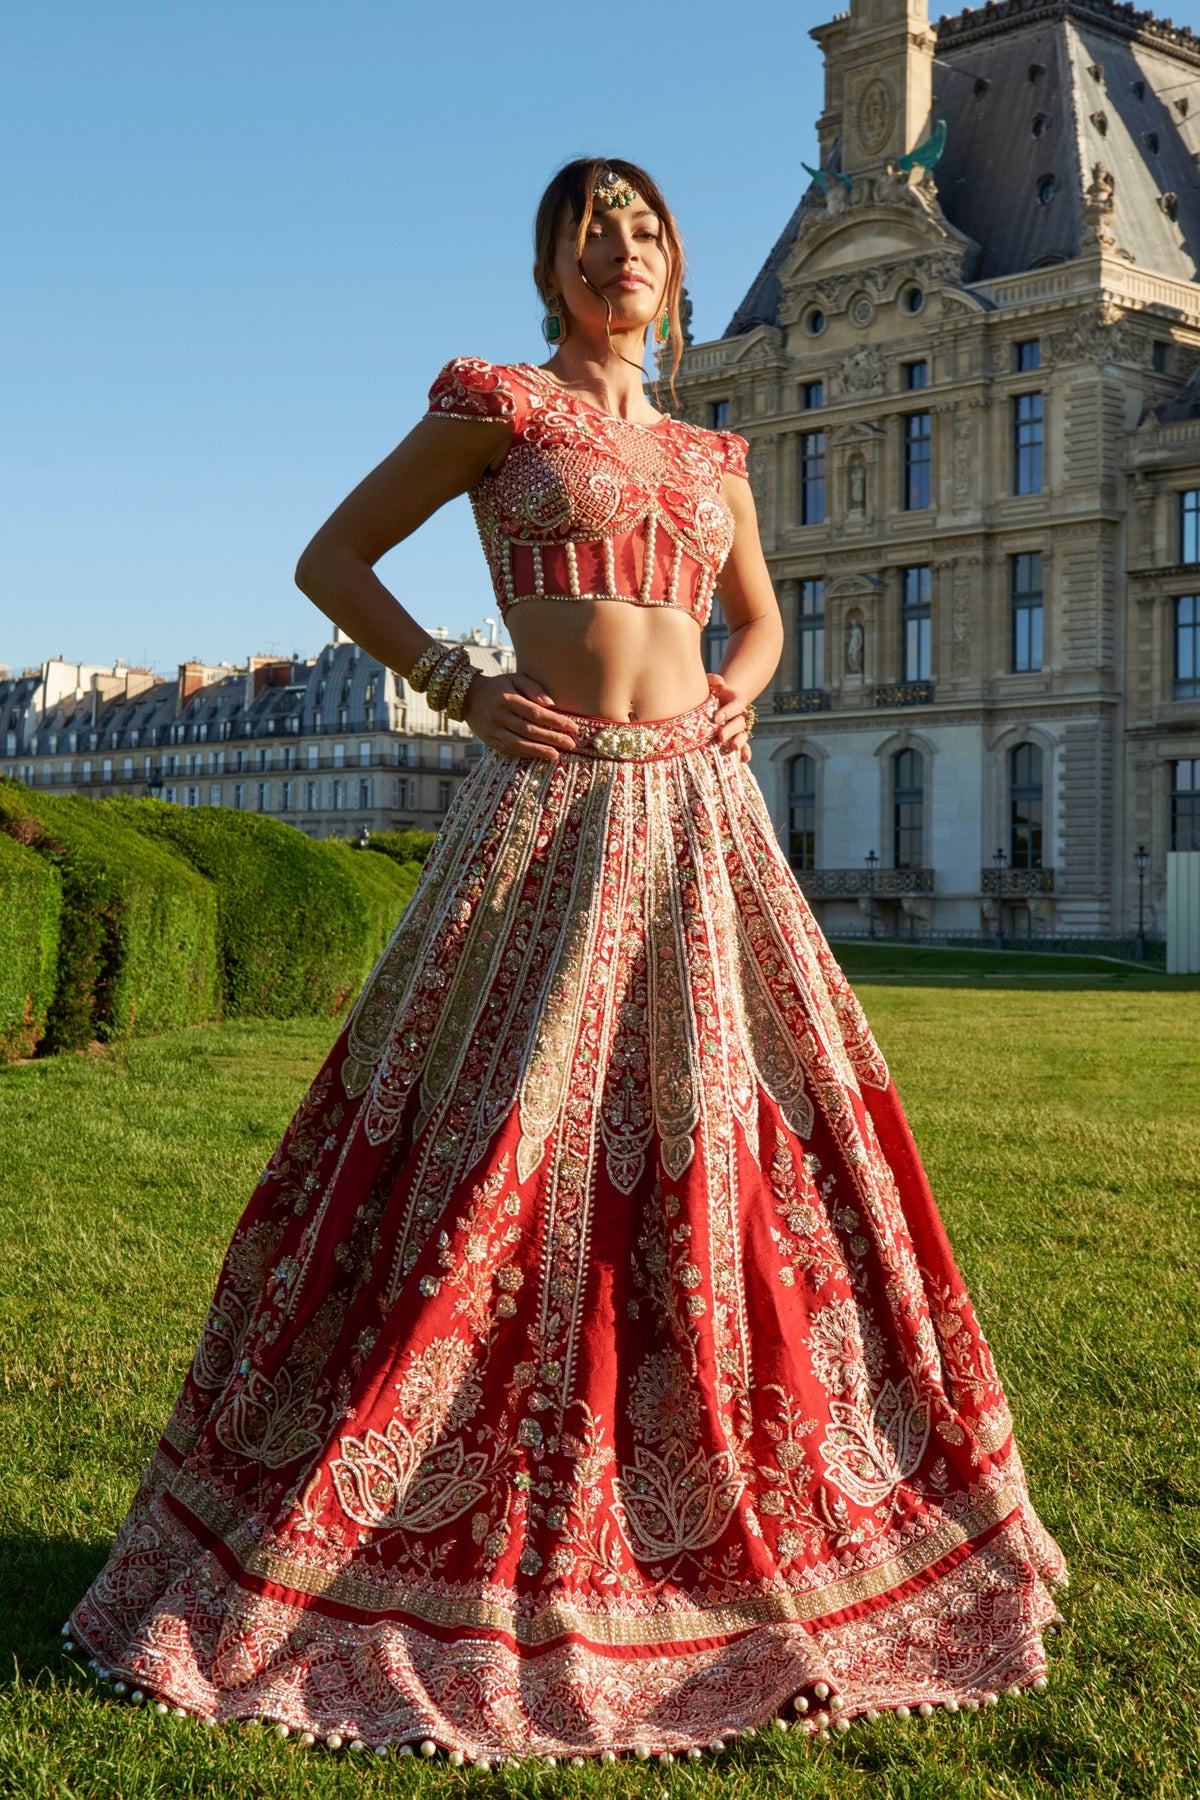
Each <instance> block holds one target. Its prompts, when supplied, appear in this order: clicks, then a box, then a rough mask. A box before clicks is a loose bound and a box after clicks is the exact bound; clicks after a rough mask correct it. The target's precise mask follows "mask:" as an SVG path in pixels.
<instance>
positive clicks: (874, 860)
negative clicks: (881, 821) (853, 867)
mask: <svg viewBox="0 0 1200 1800" xmlns="http://www.w3.org/2000/svg"><path fill="white" fill-rule="evenodd" d="M864 860H865V862H866V865H867V936H868V937H874V936H875V871H876V869H877V868H878V867H879V857H878V855H877V854H876V852H875V851H874V850H868V851H867V854H866V857H865V859H864Z"/></svg>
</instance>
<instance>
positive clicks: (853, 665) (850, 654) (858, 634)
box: [846, 613, 866, 675]
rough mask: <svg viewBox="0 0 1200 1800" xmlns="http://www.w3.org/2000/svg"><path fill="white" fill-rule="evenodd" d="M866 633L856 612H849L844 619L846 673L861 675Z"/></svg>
mask: <svg viewBox="0 0 1200 1800" xmlns="http://www.w3.org/2000/svg"><path fill="white" fill-rule="evenodd" d="M865 643H866V635H865V633H864V631H863V623H862V620H861V619H860V618H859V616H858V614H857V613H851V615H850V617H849V619H848V620H847V621H846V673H847V675H861V674H862V672H863V648H864V645H865Z"/></svg>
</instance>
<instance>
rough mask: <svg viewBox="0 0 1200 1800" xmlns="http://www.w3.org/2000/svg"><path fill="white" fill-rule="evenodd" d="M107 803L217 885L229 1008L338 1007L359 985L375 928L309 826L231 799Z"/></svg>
mask: <svg viewBox="0 0 1200 1800" xmlns="http://www.w3.org/2000/svg"><path fill="white" fill-rule="evenodd" d="M103 804H104V805H105V806H106V807H109V808H111V809H112V810H113V812H114V814H116V813H118V812H119V814H120V816H121V817H122V818H123V819H125V820H127V821H128V822H129V824H130V825H131V826H135V827H136V829H137V830H138V832H140V833H144V834H145V836H146V837H147V838H148V839H158V840H160V841H161V842H162V843H165V844H169V845H170V846H171V847H172V848H173V849H175V850H177V851H178V852H179V854H180V855H181V856H185V857H186V858H187V859H188V861H189V862H190V863H191V864H192V866H193V868H195V869H198V870H199V871H200V873H201V874H202V875H205V876H207V877H208V879H209V880H210V881H211V882H212V883H213V885H214V887H215V888H216V894H217V920H218V934H219V941H220V950H221V987H222V995H223V999H224V1009H225V1011H226V1013H229V1014H250V1015H253V1016H256V1017H260V1018H267V1019H294V1018H299V1017H303V1016H304V1015H305V1014H312V1013H337V1012H338V1011H340V1009H341V1008H342V1006H344V1004H345V1002H346V1001H347V999H349V998H350V996H351V995H352V994H353V993H354V992H356V990H357V988H358V986H359V983H360V980H361V974H362V969H363V955H364V945H365V944H366V943H367V942H368V940H369V938H370V935H371V921H370V916H369V911H368V907H367V903H366V901H365V900H364V899H363V898H362V895H361V892H360V889H359V887H358V886H357V885H356V883H355V882H354V881H353V879H352V878H351V877H350V876H349V875H348V874H347V873H346V871H345V869H344V868H343V867H342V866H341V864H340V863H339V861H338V860H337V858H335V857H332V856H329V855H327V854H325V853H324V851H323V850H322V848H321V846H320V845H318V844H315V843H314V842H313V841H312V840H311V839H310V838H307V837H305V836H304V834H303V832H300V831H297V830H296V829H295V827H294V826H292V825H285V824H283V823H282V821H280V820H278V819H266V818H263V817H261V815H259V814H258V813H248V812H235V811H234V810H233V809H232V808H231V807H225V806H198V807H190V806H172V805H171V804H170V803H169V802H168V801H165V800H123V799H122V800H109V801H105V802H103Z"/></svg>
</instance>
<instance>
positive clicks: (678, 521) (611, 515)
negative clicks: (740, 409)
mask: <svg viewBox="0 0 1200 1800" xmlns="http://www.w3.org/2000/svg"><path fill="white" fill-rule="evenodd" d="M429 414H430V416H432V417H436V418H452V419H484V420H496V421H500V422H503V423H505V424H510V425H512V426H513V437H512V442H511V444H510V446H509V448H508V451H507V452H506V454H505V456H504V458H503V460H502V461H501V463H500V464H499V467H498V468H497V469H495V470H494V471H491V472H489V473H487V474H485V475H484V476H483V477H482V478H481V480H480V481H479V482H478V483H477V485H476V486H475V487H474V488H473V489H472V491H471V505H472V507H473V509H474V512H475V520H476V523H477V525H478V527H479V536H480V540H481V542H482V544H483V548H484V552H485V554H486V556H487V559H488V564H489V566H490V568H491V573H492V581H493V584H494V586H495V590H496V599H497V603H498V604H499V607H500V610H501V612H502V613H503V614H507V613H508V612H509V611H510V610H511V608H512V607H514V606H516V605H518V604H519V603H520V602H521V601H522V600H533V599H555V600H567V601H578V600H624V601H627V602H629V603H630V604H632V605H634V606H672V607H679V608H681V609H682V610H683V611H684V612H687V613H690V614H691V616H692V617H693V618H694V619H695V620H696V621H697V623H698V624H700V625H703V624H705V623H706V622H707V619H708V615H709V611H710V609H711V606H712V598H713V593H714V590H715V587H716V582H717V577H718V576H719V575H720V573H721V569H722V567H723V566H724V563H725V559H726V557H727V556H728V555H729V551H730V549H731V547H732V544H733V514H732V512H731V511H730V509H729V506H728V503H727V502H726V501H725V499H724V498H723V496H722V493H721V481H722V477H723V476H725V475H727V474H729V475H740V476H742V477H744V476H745V474H746V444H745V441H744V439H742V438H739V437H737V436H735V435H734V433H733V432H717V431H705V430H702V429H701V427H700V426H698V425H689V424H686V423H685V422H684V421H682V420H675V419H668V420H664V421H663V422H662V423H661V424H659V425H655V426H645V425H636V424H630V423H629V422H628V421H626V420H624V419H619V418H616V417H615V416H613V415H612V414H609V413H606V412H603V411H601V410H600V409H599V408H598V407H594V406H591V405H589V404H588V402H587V401H584V400H581V399H579V398H578V397H577V396H576V395H574V394H572V393H571V392H570V391H569V390H568V389H566V388H563V387H562V386H561V385H560V383H558V382H557V381H556V380H555V379H554V377H553V376H550V375H547V374H545V373H544V372H543V371H542V370H541V369H538V368H536V367H534V366H533V365H531V364H528V363H517V364H513V365H507V366H498V365H496V364H494V363H489V362H484V361H483V360H482V358H480V357H471V356H459V357H455V359H454V360H453V361H452V362H449V363H447V364H446V367H445V368H444V369H443V370H442V371H441V373H440V374H439V375H438V376H437V378H436V380H435V381H434V383H433V386H432V387H431V389H430V391H429ZM641 730H642V728H641V727H633V728H632V729H631V728H630V727H628V726H618V727H616V728H615V729H614V730H613V731H612V732H611V733H609V734H608V741H610V742H611V743H613V744H614V745H615V744H618V743H624V742H628V743H629V744H632V745H637V744H638V743H640V742H642V741H643V738H642V737H641V736H640V735H639V734H640V733H641ZM604 754H606V755H614V756H617V755H638V754H641V752H640V751H639V750H637V749H636V748H634V749H631V750H628V751H626V750H618V749H612V750H608V749H606V750H605V752H604Z"/></svg>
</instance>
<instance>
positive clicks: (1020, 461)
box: [1013, 394, 1043, 494]
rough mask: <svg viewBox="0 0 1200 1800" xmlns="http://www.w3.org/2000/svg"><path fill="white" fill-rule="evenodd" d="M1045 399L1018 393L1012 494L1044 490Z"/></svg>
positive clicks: (1014, 425) (1015, 412) (1038, 395)
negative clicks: (1043, 400) (1043, 433)
mask: <svg viewBox="0 0 1200 1800" xmlns="http://www.w3.org/2000/svg"><path fill="white" fill-rule="evenodd" d="M1042 424H1043V420H1042V396H1041V395H1040V394H1018V395H1017V396H1016V397H1015V399H1014V400H1013V493H1014V494H1040V493H1041V491H1042Z"/></svg>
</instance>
